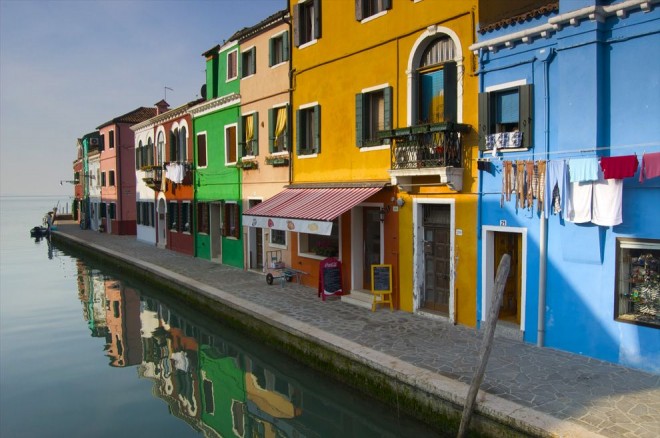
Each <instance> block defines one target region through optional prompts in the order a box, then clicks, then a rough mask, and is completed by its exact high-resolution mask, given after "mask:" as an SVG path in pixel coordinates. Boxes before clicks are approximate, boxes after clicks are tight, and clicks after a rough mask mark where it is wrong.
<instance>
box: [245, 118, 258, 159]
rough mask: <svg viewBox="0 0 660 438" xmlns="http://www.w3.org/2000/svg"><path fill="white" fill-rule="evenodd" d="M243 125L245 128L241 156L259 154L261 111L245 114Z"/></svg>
mask: <svg viewBox="0 0 660 438" xmlns="http://www.w3.org/2000/svg"><path fill="white" fill-rule="evenodd" d="M241 126H242V128H243V134H242V139H241V156H242V157H245V156H248V155H249V156H255V155H259V113H253V114H249V115H247V116H243V118H242V119H241Z"/></svg>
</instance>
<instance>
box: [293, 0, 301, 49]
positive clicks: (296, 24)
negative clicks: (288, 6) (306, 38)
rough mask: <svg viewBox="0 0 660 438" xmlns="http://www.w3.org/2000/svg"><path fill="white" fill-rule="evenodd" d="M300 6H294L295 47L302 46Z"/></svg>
mask: <svg viewBox="0 0 660 438" xmlns="http://www.w3.org/2000/svg"><path fill="white" fill-rule="evenodd" d="M300 6H301V5H300V4H297V5H293V45H294V46H296V47H298V46H300Z"/></svg>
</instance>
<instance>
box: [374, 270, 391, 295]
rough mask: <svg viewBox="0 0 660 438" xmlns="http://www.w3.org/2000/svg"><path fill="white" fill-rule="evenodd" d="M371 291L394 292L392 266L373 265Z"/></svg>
mask: <svg viewBox="0 0 660 438" xmlns="http://www.w3.org/2000/svg"><path fill="white" fill-rule="evenodd" d="M371 290H372V291H373V292H381V293H382V292H389V293H391V292H392V265H371Z"/></svg>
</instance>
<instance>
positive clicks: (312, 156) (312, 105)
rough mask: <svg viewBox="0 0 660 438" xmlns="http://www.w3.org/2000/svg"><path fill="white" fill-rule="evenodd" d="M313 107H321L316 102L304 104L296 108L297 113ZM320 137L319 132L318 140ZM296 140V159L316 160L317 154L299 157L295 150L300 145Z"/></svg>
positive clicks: (298, 140)
mask: <svg viewBox="0 0 660 438" xmlns="http://www.w3.org/2000/svg"><path fill="white" fill-rule="evenodd" d="M315 106H318V107H320V106H321V105H319V103H318V102H310V103H305V104H302V105H299V106H298V110H299V111H301V110H306V109H309V108H313V107H315ZM320 135H321V133H320V132H319V138H320ZM296 140H297V141H296V145H295V146H296V154H295V155H296V156H297V157H298V159H306V158H316V157H318V155H319V154H318V153H317V152H315V153H313V154H305V155H300V154H299V153H298V149H297V146H298V143H300V139H296ZM292 148H293V146H292Z"/></svg>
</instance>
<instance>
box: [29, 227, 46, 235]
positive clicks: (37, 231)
mask: <svg viewBox="0 0 660 438" xmlns="http://www.w3.org/2000/svg"><path fill="white" fill-rule="evenodd" d="M47 236H48V227H40V226H36V227H34V228H32V229H31V230H30V237H35V238H40V237H47Z"/></svg>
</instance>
